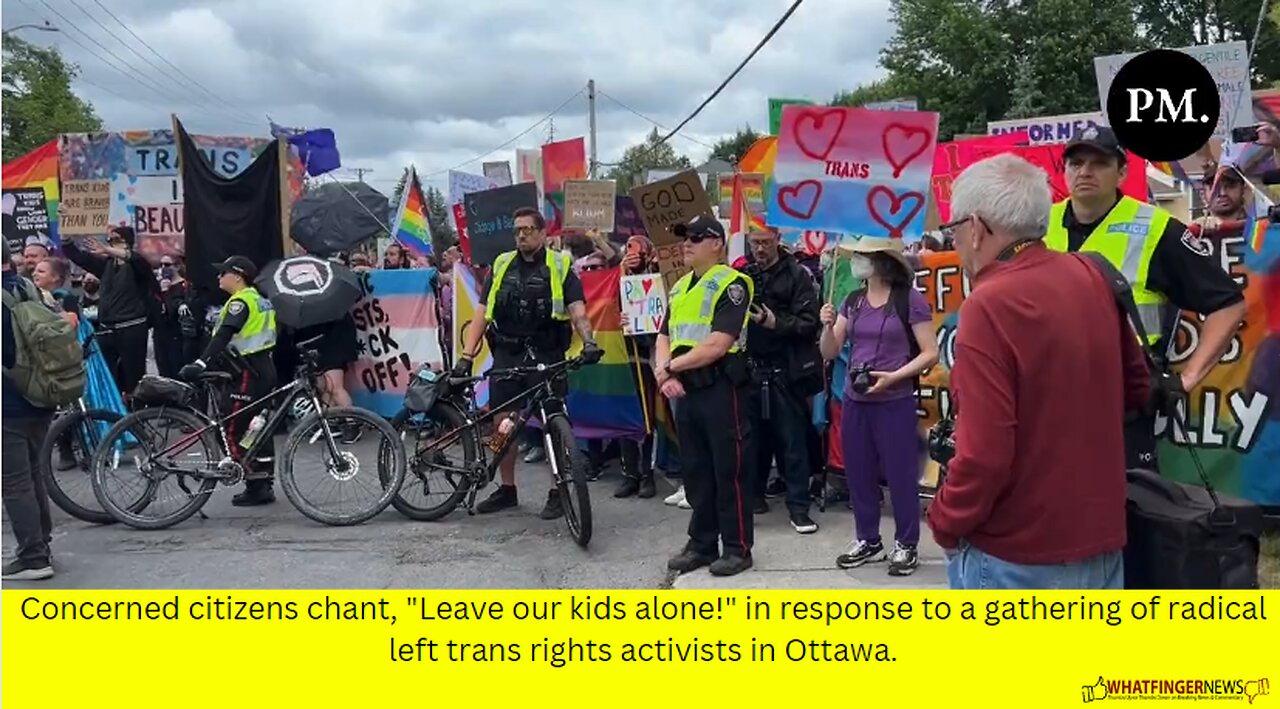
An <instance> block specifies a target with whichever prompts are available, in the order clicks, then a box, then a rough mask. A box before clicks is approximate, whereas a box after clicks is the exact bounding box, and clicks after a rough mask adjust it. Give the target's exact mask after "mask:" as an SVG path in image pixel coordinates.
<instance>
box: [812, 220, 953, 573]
mask: <svg viewBox="0 0 1280 709" xmlns="http://www.w3.org/2000/svg"><path fill="white" fill-rule="evenodd" d="M853 251H854V255H853V259H852V261H851V268H852V269H853V275H854V277H855V278H859V279H862V280H863V281H865V286H864V287H863V288H861V289H859V290H855V291H854V292H853V293H850V294H849V297H848V298H847V299H845V302H844V304H843V305H842V306H840V309H839V311H837V310H836V308H835V306H833V305H831V304H830V303H828V304H826V305H824V306H823V307H822V313H821V318H822V325H823V328H822V339H821V347H822V356H823V357H824V358H825V359H827V360H831V359H834V358H835V357H836V355H837V354H839V352H840V348H841V346H842V345H844V344H845V342H846V340H847V342H848V344H849V346H850V351H849V381H848V382H847V383H846V385H845V390H844V392H845V393H844V415H843V418H842V420H841V430H840V442H841V447H842V450H843V453H844V468H845V475H846V476H847V478H848V480H849V496H850V498H851V499H852V502H853V519H854V528H855V529H854V533H855V534H854V539H853V542H852V543H851V544H850V545H849V549H848V550H847V551H846V552H845V553H843V554H841V555H840V556H838V557H836V565H837V566H839V567H840V568H842V569H851V568H854V567H858V566H862V565H863V564H868V563H872V562H877V561H884V560H885V558H886V554H885V549H884V543H883V542H881V540H880V490H879V485H880V477H881V474H883V475H884V478H885V480H886V481H887V482H888V483H889V499H890V502H891V504H892V506H893V521H894V527H895V530H894V540H895V543H894V548H893V552H892V553H891V554H888V555H887V558H888V559H889V574H890V575H893V576H907V575H910V574H911V573H912V572H914V571H915V569H916V544H917V543H918V542H919V540H920V506H919V505H920V503H919V498H918V488H917V485H918V483H919V476H920V453H919V450H920V446H919V433H918V431H917V420H916V399H915V396H914V394H915V380H916V378H917V377H919V376H920V374H921V372H924V371H925V370H926V369H928V368H929V367H932V366H933V365H934V364H936V363H937V361H938V344H937V341H936V340H935V338H934V333H933V315H932V313H931V312H930V311H929V304H928V303H927V302H926V301H925V299H924V296H922V295H920V293H919V292H918V291H917V290H916V289H915V287H914V282H915V272H914V269H912V268H911V266H910V264H909V263H908V262H907V260H906V257H904V256H903V255H902V242H901V241H899V240H890V239H874V238H862V239H859V240H858V242H857V243H856V244H855V245H854V247H853Z"/></svg>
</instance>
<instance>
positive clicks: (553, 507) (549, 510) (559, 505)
mask: <svg viewBox="0 0 1280 709" xmlns="http://www.w3.org/2000/svg"><path fill="white" fill-rule="evenodd" d="M538 516H539V517H541V518H543V519H560V518H561V517H563V516H564V503H563V502H561V500H560V491H559V490H557V489H556V488H551V489H550V490H548V491H547V504H546V505H543V507H542V511H541V512H539V513H538Z"/></svg>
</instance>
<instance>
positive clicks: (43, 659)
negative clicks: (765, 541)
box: [2, 589, 1280, 709]
mask: <svg viewBox="0 0 1280 709" xmlns="http://www.w3.org/2000/svg"><path fill="white" fill-rule="evenodd" d="M3 600H4V625H3V671H4V677H3V697H2V698H3V702H4V705H5V706H6V707H9V706H12V707H34V706H105V707H110V706H122V705H125V704H127V705H129V706H136V707H151V706H155V707H175V706H181V707H184V708H186V707H226V706H235V707H252V706H271V707H291V706H314V707H338V706H344V707H364V706H377V705H385V704H386V703H387V702H388V701H418V702H420V703H422V704H424V705H431V704H434V703H436V702H439V701H440V700H442V699H449V700H461V701H464V702H467V701H469V702H475V703H476V706H491V705H497V704H499V703H505V702H516V703H518V705H519V706H540V705H555V706H558V707H576V706H583V705H587V704H597V703H603V705H604V706H608V707H614V706H644V707H648V708H650V709H652V708H653V707H665V706H694V705H703V706H713V705H715V706H719V705H721V704H723V703H724V702H725V701H727V700H737V701H749V702H750V706H752V707H755V706H785V705H786V704H783V703H794V702H795V701H797V700H802V701H804V702H821V703H825V702H835V703H851V702H852V703H863V702H868V701H875V700H885V701H888V702H894V703H895V704H894V706H902V707H916V706H947V707H967V706H973V707H1004V706H1008V707H1037V708H1039V707H1057V706H1072V707H1074V706H1080V705H1081V704H1082V703H1083V704H1093V703H1094V702H1098V701H1107V702H1114V701H1121V700H1146V701H1149V702H1185V701H1238V702H1243V703H1244V705H1246V706H1259V707H1265V706H1277V707H1280V686H1277V687H1276V690H1275V694H1276V696H1272V689H1271V687H1272V685H1271V682H1272V681H1273V680H1280V652H1278V651H1277V646H1276V638H1280V620H1277V615H1278V614H1280V593H1278V592H1274V591H1270V592H1268V591H1263V592H1230V593H1211V592H1176V593H1175V592H1133V591H1130V592H1114V593H1079V592H1024V593H981V594H979V593H957V592H946V591H900V590H894V591H883V592H862V591H859V592H844V591H763V592H761V591H751V592H748V591H741V592H712V591H687V592H673V591H658V592H655V591H475V590H468V591H381V592H367V591H354V592H347V591H183V592H135V591H127V592H116V591H111V592H107V591H78V592H70V591H40V590H21V591H17V590H12V589H9V590H5V591H4V592H3ZM166 696H168V697H169V699H163V697H166Z"/></svg>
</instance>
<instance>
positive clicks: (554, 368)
mask: <svg viewBox="0 0 1280 709" xmlns="http://www.w3.org/2000/svg"><path fill="white" fill-rule="evenodd" d="M581 365H582V357H573V358H571V359H565V360H561V361H559V362H556V363H554V364H535V365H533V366H530V367H506V368H503V369H490V370H489V371H488V372H485V373H484V374H480V375H475V376H470V377H449V385H450V386H469V385H471V384H475V383H476V382H478V381H481V380H483V379H514V378H516V377H523V376H528V375H530V374H552V373H555V372H559V371H561V370H565V369H575V368H577V367H579V366H581Z"/></svg>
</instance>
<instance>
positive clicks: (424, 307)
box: [346, 268, 444, 418]
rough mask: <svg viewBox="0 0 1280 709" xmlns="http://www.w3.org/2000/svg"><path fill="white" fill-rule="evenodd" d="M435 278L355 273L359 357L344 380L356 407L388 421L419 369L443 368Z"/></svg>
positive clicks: (418, 272)
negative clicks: (358, 286) (360, 294)
mask: <svg viewBox="0 0 1280 709" xmlns="http://www.w3.org/2000/svg"><path fill="white" fill-rule="evenodd" d="M435 277H436V270H435V269H434V268H419V269H405V270H385V271H384V270H377V271H368V272H366V273H362V274H360V282H361V287H362V289H363V291H364V297H363V298H361V299H360V301H359V302H357V303H356V304H355V305H354V306H352V308H351V317H352V318H353V319H354V320H355V322H356V349H357V352H358V353H359V355H358V358H357V359H356V361H355V362H353V363H352V364H351V366H350V367H348V368H347V377H346V384H347V391H349V392H351V400H352V401H353V402H354V403H355V405H356V406H360V407H364V408H366V409H369V410H371V411H375V412H377V413H378V414H380V415H382V416H385V417H387V418H391V417H392V416H395V414H396V412H398V411H399V410H400V408H401V407H402V406H403V405H404V393H405V390H407V389H408V388H409V379H410V378H411V377H412V376H413V373H414V372H415V371H417V369H418V367H419V366H421V365H423V364H429V365H431V367H432V368H433V369H436V370H437V371H439V370H440V369H441V368H442V367H443V362H444V357H443V356H442V354H441V349H440V333H439V329H440V318H439V316H438V315H437V312H436V296H435V289H434V288H433V287H432V281H433V280H434V279H435Z"/></svg>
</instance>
